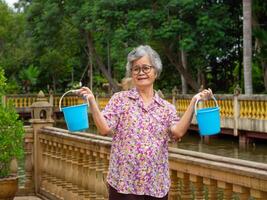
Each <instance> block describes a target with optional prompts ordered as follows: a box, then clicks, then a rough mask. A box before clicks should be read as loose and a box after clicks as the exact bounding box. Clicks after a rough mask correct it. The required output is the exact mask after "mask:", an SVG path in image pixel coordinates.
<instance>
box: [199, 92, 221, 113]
mask: <svg viewBox="0 0 267 200" xmlns="http://www.w3.org/2000/svg"><path fill="white" fill-rule="evenodd" d="M211 97H212V99H213V100H214V101H215V104H216V107H219V106H218V103H217V100H216V99H215V96H214V95H212V96H211ZM199 100H200V99H197V101H196V103H195V115H196V114H197V104H198V102H199Z"/></svg>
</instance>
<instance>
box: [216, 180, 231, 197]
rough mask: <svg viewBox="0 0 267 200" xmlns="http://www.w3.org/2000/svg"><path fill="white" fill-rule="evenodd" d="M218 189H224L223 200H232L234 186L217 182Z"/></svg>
mask: <svg viewBox="0 0 267 200" xmlns="http://www.w3.org/2000/svg"><path fill="white" fill-rule="evenodd" d="M217 186H218V188H221V189H223V199H224V200H231V199H232V196H233V185H232V184H230V183H225V182H222V181H217Z"/></svg>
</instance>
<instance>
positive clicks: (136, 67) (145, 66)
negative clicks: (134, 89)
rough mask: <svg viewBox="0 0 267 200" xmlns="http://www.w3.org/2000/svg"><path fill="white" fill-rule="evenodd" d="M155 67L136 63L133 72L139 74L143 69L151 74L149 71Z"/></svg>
mask: <svg viewBox="0 0 267 200" xmlns="http://www.w3.org/2000/svg"><path fill="white" fill-rule="evenodd" d="M152 68H153V66H151V65H146V64H144V65H142V66H140V65H135V66H134V67H132V69H131V72H132V73H133V75H138V74H140V72H141V70H142V72H144V73H145V74H149V72H150V71H151V69H152Z"/></svg>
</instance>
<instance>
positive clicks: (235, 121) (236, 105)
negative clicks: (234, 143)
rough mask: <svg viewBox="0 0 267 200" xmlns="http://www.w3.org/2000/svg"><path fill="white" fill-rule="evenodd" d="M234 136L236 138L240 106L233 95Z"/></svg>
mask: <svg viewBox="0 0 267 200" xmlns="http://www.w3.org/2000/svg"><path fill="white" fill-rule="evenodd" d="M233 105H234V136H238V128H239V113H240V105H239V101H238V95H234V102H233Z"/></svg>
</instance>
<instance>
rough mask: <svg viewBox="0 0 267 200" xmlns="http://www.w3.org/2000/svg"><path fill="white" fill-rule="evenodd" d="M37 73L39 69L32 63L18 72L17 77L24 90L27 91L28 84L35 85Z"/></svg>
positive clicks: (28, 88)
mask: <svg viewBox="0 0 267 200" xmlns="http://www.w3.org/2000/svg"><path fill="white" fill-rule="evenodd" d="M39 74H40V70H39V69H38V68H37V67H35V66H33V65H30V66H29V67H28V68H25V69H22V70H21V71H20V72H19V78H20V80H21V81H22V84H23V87H24V89H25V92H29V90H30V86H34V85H36V83H37V78H38V76H39Z"/></svg>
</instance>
